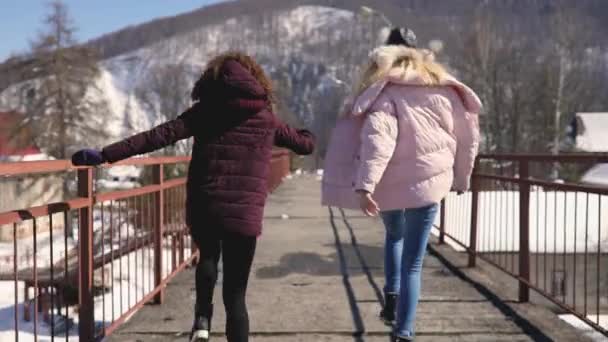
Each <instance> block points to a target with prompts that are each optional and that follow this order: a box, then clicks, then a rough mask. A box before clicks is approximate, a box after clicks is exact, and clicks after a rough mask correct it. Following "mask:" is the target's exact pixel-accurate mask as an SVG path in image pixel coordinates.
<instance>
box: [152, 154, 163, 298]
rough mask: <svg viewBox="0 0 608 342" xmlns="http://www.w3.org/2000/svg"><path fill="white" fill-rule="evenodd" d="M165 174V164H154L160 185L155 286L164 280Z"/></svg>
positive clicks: (157, 206) (154, 173) (156, 233)
mask: <svg viewBox="0 0 608 342" xmlns="http://www.w3.org/2000/svg"><path fill="white" fill-rule="evenodd" d="M164 179H165V175H164V172H163V164H158V165H154V171H153V180H154V183H155V184H158V185H160V188H159V190H158V192H157V193H156V194H154V208H155V209H156V210H155V212H154V215H155V220H154V223H155V224H154V287H155V288H159V287H160V286H161V283H162V281H163V258H162V253H163V225H164V220H165V215H164V214H165V213H164V211H165V205H164V189H163V183H164ZM164 295H165V293H164V289H162V288H161V289H160V290H159V292H158V293H157V294H156V296H154V302H155V303H156V304H162V302H163V299H164Z"/></svg>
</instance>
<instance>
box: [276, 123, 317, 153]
mask: <svg viewBox="0 0 608 342" xmlns="http://www.w3.org/2000/svg"><path fill="white" fill-rule="evenodd" d="M274 144H275V145H276V146H278V147H285V148H288V149H290V150H292V151H294V152H295V153H297V154H299V155H308V154H311V153H312V152H313V151H314V149H315V142H314V135H313V134H312V133H311V132H310V131H308V130H306V129H294V128H292V127H290V126H289V125H287V124H286V123H284V122H281V121H280V120H277V130H276V131H275V134H274Z"/></svg>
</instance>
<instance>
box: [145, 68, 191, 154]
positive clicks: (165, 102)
mask: <svg viewBox="0 0 608 342" xmlns="http://www.w3.org/2000/svg"><path fill="white" fill-rule="evenodd" d="M191 75H192V73H191V72H190V70H189V69H188V67H187V66H186V65H185V64H182V63H178V64H167V65H159V66H155V67H152V69H151V70H150V72H149V73H148V75H146V77H145V78H144V80H143V82H142V83H141V86H140V87H138V89H137V90H136V94H137V97H138V98H139V99H140V101H141V102H142V104H143V105H144V107H145V108H146V110H147V111H148V112H150V113H154V114H155V116H156V120H157V121H159V122H163V121H168V120H172V119H174V118H176V117H177V116H178V115H179V114H181V113H182V112H183V111H184V110H186V109H187V108H188V107H189V106H190V88H191V85H192V77H191ZM191 148H192V142H191V141H190V140H187V141H183V142H180V143H177V144H176V145H175V146H170V147H168V151H169V153H170V154H182V155H183V154H188V153H190V150H191Z"/></svg>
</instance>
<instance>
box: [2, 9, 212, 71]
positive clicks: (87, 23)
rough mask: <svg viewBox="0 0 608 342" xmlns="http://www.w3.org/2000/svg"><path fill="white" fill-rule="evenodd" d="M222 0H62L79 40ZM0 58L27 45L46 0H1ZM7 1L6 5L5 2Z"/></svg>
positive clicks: (37, 23)
mask: <svg viewBox="0 0 608 342" xmlns="http://www.w3.org/2000/svg"><path fill="white" fill-rule="evenodd" d="M221 1H222V0H64V2H65V3H66V4H67V5H68V8H69V11H70V14H71V17H72V19H73V20H74V22H75V24H76V26H77V27H78V32H76V36H77V39H78V40H79V41H86V40H88V39H91V38H95V37H97V36H100V35H102V34H104V33H108V32H112V31H116V30H118V29H121V28H123V27H125V26H129V25H135V24H138V23H142V22H145V21H148V20H151V19H154V18H158V17H165V16H171V15H175V14H178V13H182V12H188V11H190V10H193V9H196V8H200V7H202V6H205V5H209V4H213V3H217V2H221ZM2 2H3V4H2V9H1V10H0V61H3V60H4V59H6V58H7V57H8V56H9V54H10V53H11V52H16V53H19V52H23V51H26V50H27V49H28V48H29V42H30V41H31V40H32V39H34V38H35V37H36V35H37V32H38V31H40V29H41V28H42V20H43V18H44V16H45V14H46V12H47V10H48V6H47V4H48V0H8V1H6V0H2ZM9 3H10V5H9Z"/></svg>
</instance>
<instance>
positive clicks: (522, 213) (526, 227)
mask: <svg viewBox="0 0 608 342" xmlns="http://www.w3.org/2000/svg"><path fill="white" fill-rule="evenodd" d="M519 178H520V179H522V180H527V179H528V178H529V162H528V160H527V159H522V160H520V161H519ZM529 238H530V184H524V183H520V184H519V278H520V281H519V301H520V302H528V301H529V300H530V288H529V286H528V284H526V283H524V281H527V282H529V281H530V241H529Z"/></svg>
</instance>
